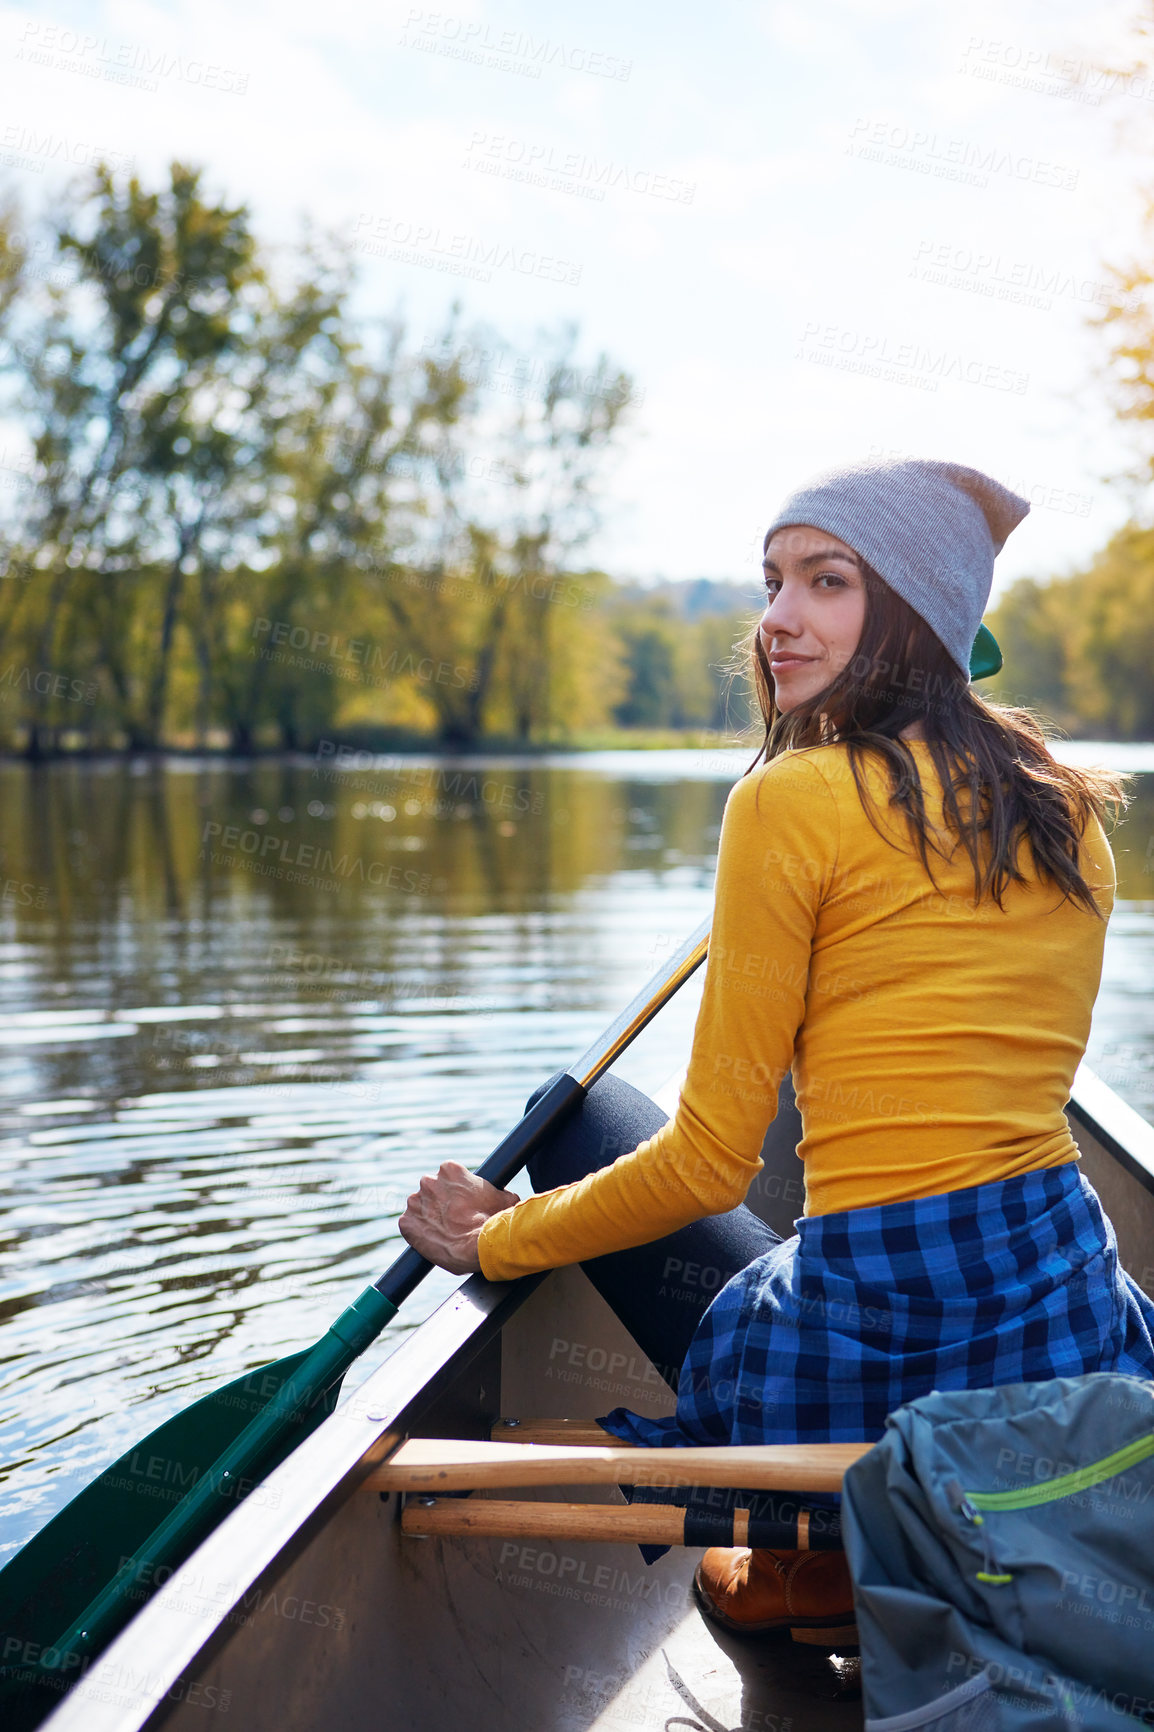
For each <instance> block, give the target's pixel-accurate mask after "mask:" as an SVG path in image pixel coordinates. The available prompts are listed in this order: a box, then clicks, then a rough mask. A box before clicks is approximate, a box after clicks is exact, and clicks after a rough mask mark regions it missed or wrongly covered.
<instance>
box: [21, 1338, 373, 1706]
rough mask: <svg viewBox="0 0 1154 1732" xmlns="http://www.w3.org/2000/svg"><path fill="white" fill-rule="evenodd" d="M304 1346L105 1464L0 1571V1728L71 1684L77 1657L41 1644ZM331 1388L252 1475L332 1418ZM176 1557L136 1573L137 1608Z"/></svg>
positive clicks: (167, 1507)
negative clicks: (141, 1575)
mask: <svg viewBox="0 0 1154 1732" xmlns="http://www.w3.org/2000/svg"><path fill="white" fill-rule="evenodd" d="M310 1351H311V1349H306V1350H305V1351H304V1352H303V1353H293V1354H290V1355H289V1356H288V1357H287V1358H285V1359H277V1360H275V1361H274V1362H273V1363H272V1364H271V1365H264V1366H261V1367H260V1369H259V1370H256V1371H250V1372H248V1373H247V1375H245V1376H244V1377H238V1378H236V1379H235V1381H234V1382H232V1383H228V1384H226V1385H225V1387H224V1388H223V1389H217V1390H214V1391H213V1392H212V1394H211V1395H205V1396H202V1397H201V1398H200V1400H199V1401H196V1402H194V1403H193V1405H192V1406H191V1407H188V1408H185V1409H184V1411H183V1412H182V1413H178V1414H176V1415H174V1417H173V1418H172V1419H168V1420H166V1421H165V1423H164V1424H163V1425H160V1426H158V1427H157V1428H156V1430H155V1431H153V1432H151V1433H150V1434H149V1435H148V1436H147V1437H146V1438H145V1439H144V1440H143V1441H142V1442H140V1443H137V1444H134V1445H133V1447H132V1448H131V1449H130V1450H127V1451H126V1452H125V1454H124V1455H122V1456H121V1457H120V1459H119V1460H118V1461H114V1462H113V1463H112V1465H111V1467H107V1468H105V1470H104V1472H103V1473H102V1474H101V1475H100V1477H99V1478H98V1479H96V1480H94V1481H93V1482H92V1484H91V1485H89V1486H86V1487H85V1489H84V1490H83V1491H82V1492H80V1493H79V1495H78V1496H77V1497H74V1498H73V1500H72V1502H71V1503H70V1504H67V1505H66V1506H65V1508H64V1509H62V1510H61V1511H60V1513H59V1515H57V1516H54V1517H53V1519H52V1520H51V1521H50V1522H49V1523H48V1525H47V1526H46V1527H44V1528H42V1529H41V1531H40V1532H39V1533H38V1534H37V1535H36V1536H35V1538H33V1539H31V1540H29V1541H28V1543H27V1545H26V1546H24V1548H23V1550H21V1551H19V1552H17V1554H16V1556H15V1557H14V1558H13V1559H12V1560H11V1562H10V1563H9V1564H7V1565H6V1566H5V1568H4V1569H3V1570H0V1704H2V1707H0V1720H2V1721H3V1724H4V1727H5V1732H25V1728H30V1727H33V1726H36V1725H38V1724H39V1723H40V1721H41V1720H42V1719H43V1718H44V1717H45V1716H46V1715H47V1714H48V1712H49V1711H50V1710H51V1709H52V1708H53V1707H55V1706H56V1704H57V1703H58V1702H59V1700H60V1697H61V1695H62V1694H63V1692H64V1691H65V1690H68V1689H70V1688H71V1686H72V1685H73V1684H75V1682H76V1680H77V1677H78V1676H79V1674H80V1671H81V1669H82V1667H83V1664H84V1657H82V1656H81V1654H80V1653H78V1652H77V1653H74V1654H72V1655H69V1654H61V1655H58V1656H57V1655H54V1654H52V1653H51V1651H49V1653H48V1654H47V1655H46V1654H45V1649H46V1648H47V1649H49V1650H51V1644H52V1643H53V1642H54V1641H56V1640H57V1639H58V1638H59V1636H60V1634H61V1632H62V1631H65V1630H67V1629H69V1628H70V1626H71V1625H72V1624H73V1623H74V1621H75V1620H76V1618H78V1617H79V1616H80V1614H81V1613H82V1612H83V1611H84V1609H85V1607H87V1606H88V1605H89V1603H90V1602H91V1600H92V1599H93V1597H94V1596H95V1595H96V1594H97V1593H98V1592H99V1590H100V1589H101V1588H102V1587H103V1586H104V1584H105V1583H106V1582H107V1581H109V1580H110V1579H111V1578H112V1577H114V1576H115V1575H116V1574H117V1571H118V1570H119V1569H120V1567H121V1565H122V1563H123V1561H124V1560H125V1559H126V1558H130V1557H132V1555H133V1554H134V1553H135V1552H136V1551H138V1550H140V1549H141V1548H142V1547H143V1546H144V1545H145V1543H146V1542H147V1540H148V1538H149V1536H150V1535H151V1534H152V1533H153V1531H154V1530H155V1529H156V1527H157V1526H158V1525H159V1523H160V1522H161V1521H162V1520H163V1519H164V1517H165V1516H167V1515H168V1514H169V1513H170V1511H171V1510H172V1509H173V1508H174V1507H175V1506H176V1505H177V1504H179V1503H180V1501H181V1499H182V1498H183V1497H185V1496H186V1495H187V1493H188V1492H189V1490H190V1488H191V1487H193V1486H195V1485H196V1483H197V1481H198V1480H199V1479H200V1478H201V1477H202V1476H203V1475H204V1474H205V1473H207V1472H208V1470H209V1469H210V1468H211V1467H212V1466H213V1464H214V1463H215V1462H216V1461H217V1458H218V1457H219V1456H220V1455H221V1454H222V1453H223V1452H224V1451H225V1450H226V1449H228V1447H229V1445H230V1444H232V1443H233V1442H234V1440H235V1439H236V1438H237V1437H238V1436H239V1435H240V1433H241V1432H242V1431H243V1430H244V1428H245V1426H247V1425H248V1424H249V1423H250V1421H251V1420H253V1419H254V1418H256V1416H257V1415H258V1414H260V1413H262V1412H263V1411H264V1409H265V1408H266V1407H267V1406H268V1404H269V1402H270V1401H271V1400H272V1399H273V1397H274V1396H275V1395H276V1394H277V1393H278V1391H279V1390H280V1389H281V1388H282V1387H283V1385H284V1384H286V1383H287V1382H288V1380H289V1378H291V1377H292V1375H293V1373H294V1372H295V1371H296V1370H297V1368H298V1367H299V1366H300V1365H301V1363H302V1361H304V1360H305V1359H307V1358H308V1356H309V1352H310ZM339 1392H340V1386H339V1384H338V1385H336V1386H335V1387H334V1388H332V1389H331V1390H329V1391H328V1392H327V1394H326V1395H325V1397H324V1399H323V1400H321V1401H319V1402H317V1403H316V1404H315V1406H314V1407H312V1408H311V1409H309V1410H308V1411H306V1412H303V1413H301V1414H300V1415H299V1416H298V1417H297V1418H296V1421H295V1423H293V1424H291V1425H287V1426H286V1427H285V1429H284V1435H283V1437H282V1438H281V1439H280V1440H279V1442H278V1444H277V1445H276V1446H275V1448H274V1450H273V1452H272V1454H271V1455H270V1456H269V1457H267V1458H266V1459H265V1461H264V1462H263V1463H262V1467H261V1473H260V1477H261V1478H263V1477H264V1475H265V1474H266V1473H268V1472H270V1471H271V1470H272V1468H274V1467H276V1466H277V1465H279V1463H280V1462H281V1461H283V1460H284V1459H285V1457H286V1456H287V1455H288V1454H289V1453H290V1452H291V1451H292V1450H293V1449H295V1447H296V1445H297V1444H298V1443H300V1442H301V1441H302V1439H303V1438H305V1437H307V1436H308V1434H309V1433H310V1432H311V1431H314V1430H315V1429H316V1427H317V1426H318V1425H319V1424H320V1423H321V1421H322V1420H323V1419H325V1418H326V1417H327V1416H328V1414H330V1413H331V1412H332V1410H333V1408H334V1406H335V1405H336V1401H337V1396H338V1394H339ZM253 1484H254V1482H253V1480H251V1479H243V1478H242V1479H238V1480H237V1481H236V1482H235V1489H234V1490H233V1491H232V1493H231V1496H232V1497H233V1498H235V1499H240V1498H243V1497H245V1496H247V1495H248V1493H249V1492H250V1491H251V1490H252V1488H253ZM219 1495H220V1496H221V1497H222V1498H223V1497H225V1496H226V1495H228V1494H225V1493H223V1492H222V1493H220V1494H219ZM181 1561H183V1560H181V1559H179V1558H177V1559H175V1560H170V1561H169V1562H168V1564H167V1565H166V1566H165V1567H163V1568H158V1569H156V1570H155V1571H152V1570H150V1571H148V1572H147V1574H146V1579H142V1580H141V1581H140V1583H139V1585H138V1587H137V1588H136V1590H135V1593H134V1598H135V1601H136V1605H137V1606H138V1607H139V1606H140V1605H142V1604H143V1603H144V1601H145V1600H147V1599H149V1598H150V1597H151V1595H152V1594H153V1593H154V1592H155V1591H156V1589H157V1588H158V1587H160V1586H161V1585H162V1584H163V1582H164V1581H165V1580H166V1579H167V1576H168V1575H170V1574H171V1573H172V1569H173V1567H174V1566H175V1563H179V1562H181ZM158 1577H159V1580H158V1579H156V1578H158ZM46 1660H47V1665H46V1664H45V1661H46Z"/></svg>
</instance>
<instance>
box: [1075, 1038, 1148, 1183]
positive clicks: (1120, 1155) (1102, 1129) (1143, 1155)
mask: <svg viewBox="0 0 1154 1732" xmlns="http://www.w3.org/2000/svg"><path fill="white" fill-rule="evenodd" d="M1066 1111H1067V1113H1068V1114H1069V1115H1070V1116H1071V1117H1073V1118H1074V1119H1075V1120H1076V1121H1077V1123H1078V1124H1079V1126H1081V1128H1082V1129H1083V1130H1086V1131H1088V1132H1089V1133H1090V1135H1091V1136H1092V1137H1096V1138H1097V1140H1098V1141H1099V1142H1100V1143H1101V1144H1102V1147H1103V1148H1104V1149H1105V1150H1106V1152H1107V1154H1109V1155H1111V1156H1113V1158H1114V1160H1116V1161H1117V1162H1118V1165H1119V1166H1120V1167H1122V1169H1123V1170H1124V1171H1125V1172H1126V1173H1128V1174H1129V1175H1130V1177H1131V1178H1132V1179H1137V1181H1138V1183H1139V1184H1140V1185H1141V1186H1142V1187H1143V1189H1144V1190H1147V1191H1149V1192H1150V1193H1151V1195H1154V1125H1151V1124H1149V1123H1148V1122H1147V1120H1146V1119H1144V1118H1143V1117H1142V1114H1141V1113H1140V1112H1137V1111H1136V1110H1135V1108H1134V1107H1132V1106H1129V1105H1128V1104H1127V1102H1126V1101H1124V1100H1123V1099H1122V1098H1121V1096H1120V1095H1117V1094H1115V1092H1114V1090H1113V1089H1112V1088H1111V1087H1110V1085H1109V1083H1106V1082H1103V1080H1102V1078H1101V1077H1100V1076H1098V1075H1097V1074H1096V1073H1095V1072H1094V1071H1092V1070H1091V1069H1090V1068H1089V1066H1088V1065H1085V1064H1080V1065H1079V1066H1078V1069H1077V1071H1076V1073H1075V1075H1074V1083H1073V1087H1072V1088H1071V1090H1070V1099H1069V1100H1068V1101H1067V1103H1066Z"/></svg>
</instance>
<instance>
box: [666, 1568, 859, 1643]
mask: <svg viewBox="0 0 1154 1732" xmlns="http://www.w3.org/2000/svg"><path fill="white" fill-rule="evenodd" d="M693 1586H694V1590H695V1592H696V1595H697V1603H698V1605H699V1606H700V1607H701V1609H702V1611H703V1612H704V1613H705V1615H706V1617H707V1618H712V1619H713V1620H714V1622H715V1623H718V1624H721V1625H723V1626H724V1628H725V1629H727V1630H737V1631H740V1632H742V1633H751V1632H753V1631H758V1630H785V1629H788V1630H791V1631H792V1632H793V1638H794V1641H795V1642H805V1641H809V1642H826V1641H836V1642H846V1643H853V1642H856V1641H857V1639H858V1634H857V1626H856V1624H855V1623H854V1612H853V1584H852V1582H851V1580H850V1573H849V1567H848V1565H847V1564H846V1561H845V1554H844V1553H843V1552H771V1551H764V1550H761V1549H758V1550H756V1551H751V1550H750V1549H749V1547H748V1546H735V1547H730V1546H712V1547H711V1548H710V1549H709V1551H707V1552H706V1554H705V1556H704V1557H703V1558H702V1560H701V1562H700V1563H699V1564H698V1566H697V1573H696V1575H695V1576H694V1578H693Z"/></svg>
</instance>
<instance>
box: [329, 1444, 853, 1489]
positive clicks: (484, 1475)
mask: <svg viewBox="0 0 1154 1732" xmlns="http://www.w3.org/2000/svg"><path fill="white" fill-rule="evenodd" d="M872 1447H873V1446H872V1445H871V1444H868V1443H806V1444H758V1445H738V1446H735V1447H732V1448H717V1449H633V1448H629V1447H626V1446H623V1445H621V1444H618V1443H615V1444H613V1445H611V1446H610V1445H605V1446H592V1447H581V1446H578V1445H574V1444H547V1443H482V1442H476V1441H474V1440H472V1439H469V1438H439V1437H413V1438H409V1439H408V1440H407V1441H406V1442H404V1443H402V1444H401V1445H400V1446H399V1447H398V1448H397V1449H396V1450H395V1451H394V1452H393V1454H392V1455H391V1456H389V1458H388V1459H387V1460H386V1461H383V1462H381V1463H379V1465H378V1466H376V1467H374V1468H373V1470H372V1471H371V1473H369V1474H368V1476H367V1477H366V1478H365V1479H364V1480H362V1481H361V1487H362V1489H363V1490H365V1491H406V1492H433V1493H436V1492H444V1491H488V1490H497V1489H500V1488H502V1487H506V1486H538V1485H636V1486H663V1487H667V1488H677V1487H684V1486H730V1487H734V1488H740V1489H742V1490H750V1491H810V1492H817V1491H822V1492H829V1491H840V1490H841V1482H842V1475H843V1474H844V1473H845V1470H846V1468H847V1467H849V1466H851V1464H852V1463H853V1462H855V1461H857V1459H858V1458H859V1456H862V1455H864V1454H865V1453H866V1451H867V1450H868V1449H871V1448H872Z"/></svg>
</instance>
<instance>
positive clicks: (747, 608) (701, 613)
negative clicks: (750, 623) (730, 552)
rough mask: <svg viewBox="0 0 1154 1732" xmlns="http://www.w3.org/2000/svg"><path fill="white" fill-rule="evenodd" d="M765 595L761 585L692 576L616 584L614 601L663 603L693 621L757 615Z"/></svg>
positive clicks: (671, 611) (676, 615)
mask: <svg viewBox="0 0 1154 1732" xmlns="http://www.w3.org/2000/svg"><path fill="white" fill-rule="evenodd" d="M764 595H765V592H764V590H763V589H762V588H761V585H760V584H759V583H751V584H749V585H748V586H747V585H745V584H740V583H723V582H721V581H720V580H719V579H716V578H712V577H689V578H682V579H680V580H678V581H671V580H661V581H659V582H657V583H618V582H616V581H615V582H614V584H613V591H612V602H616V603H618V604H619V605H620V604H624V605H626V606H638V605H645V604H650V605H651V604H652V603H653V602H655V601H661V602H664V603H665V604H666V606H667V607H668V609H669V611H670V613H672V614H673V615H674V616H675V617H676V618H678V619H687V620H694V619H704V618H706V617H707V616H708V615H716V614H735V613H755V612H757V611H758V610H759V609H760V608H761V607H763V606H764Z"/></svg>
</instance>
